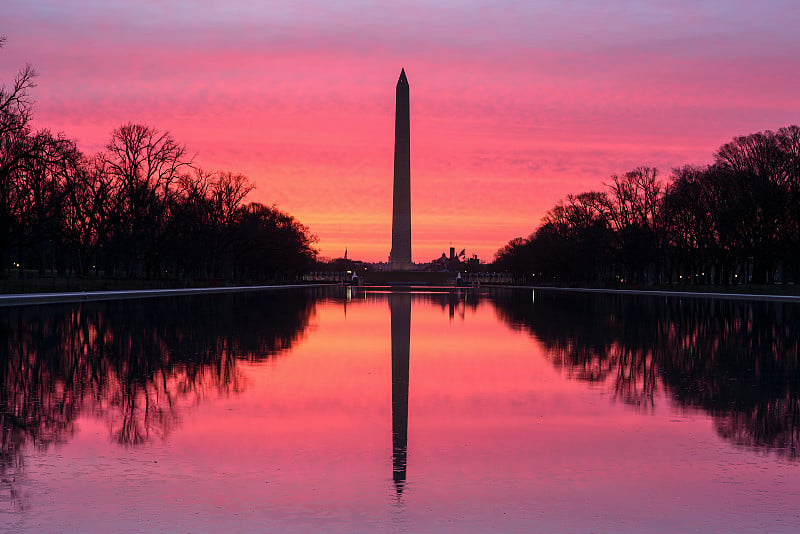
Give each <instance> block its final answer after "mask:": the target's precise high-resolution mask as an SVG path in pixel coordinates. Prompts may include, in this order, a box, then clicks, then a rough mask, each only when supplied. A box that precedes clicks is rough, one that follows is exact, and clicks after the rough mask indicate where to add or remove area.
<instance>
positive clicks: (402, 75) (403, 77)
mask: <svg viewBox="0 0 800 534" xmlns="http://www.w3.org/2000/svg"><path fill="white" fill-rule="evenodd" d="M397 81H398V82H403V81H406V82H407V81H408V78H406V69H400V79H399V80H397Z"/></svg>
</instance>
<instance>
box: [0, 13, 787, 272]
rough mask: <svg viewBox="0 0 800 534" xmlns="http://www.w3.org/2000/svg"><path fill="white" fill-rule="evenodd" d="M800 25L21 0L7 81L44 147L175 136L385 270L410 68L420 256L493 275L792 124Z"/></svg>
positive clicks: (262, 197) (88, 147)
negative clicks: (564, 214) (625, 195)
mask: <svg viewBox="0 0 800 534" xmlns="http://www.w3.org/2000/svg"><path fill="white" fill-rule="evenodd" d="M798 22H800V7H798V6H797V4H796V3H794V2H790V1H774V2H769V3H768V4H764V3H758V2H755V1H735V2H720V1H714V2H702V3H697V2H689V1H685V0H681V1H678V2H670V3H668V4H667V3H658V4H654V5H650V4H643V3H640V2H632V1H631V2H627V1H626V2H613V3H612V4H611V5H604V6H602V7H601V6H598V5H597V3H595V2H592V1H588V0H586V1H577V2H567V3H564V2H558V1H552V0H547V1H538V2H504V3H501V4H497V3H484V2H473V1H469V2H461V3H457V4H452V3H448V2H420V1H416V2H406V3H404V4H397V5H393V6H392V7H380V8H378V7H373V6H370V5H364V4H362V3H360V2H351V1H344V2H330V3H328V2H302V3H299V4H292V5H291V6H287V5H282V4H275V3H271V2H267V3H261V2H246V1H233V2H229V3H226V4H225V5H222V4H218V3H216V2H210V1H208V0H202V1H199V2H186V1H183V0H179V1H146V2H143V3H138V4H137V5H132V4H127V3H121V2H111V3H106V2H91V1H88V0H79V1H76V2H70V3H60V2H54V1H31V0H10V1H9V2H8V3H7V5H6V6H5V9H4V15H3V21H2V23H0V35H4V36H6V37H7V41H6V43H5V45H4V47H3V48H2V49H1V50H0V82H2V83H6V84H7V83H9V82H10V81H11V80H12V79H13V77H14V75H15V73H16V72H17V70H18V69H19V68H20V67H21V66H23V65H24V64H25V63H30V64H32V65H33V66H34V67H35V68H36V70H37V72H38V73H39V77H38V78H37V84H38V87H36V88H35V89H34V91H33V97H34V98H35V100H36V104H35V108H34V119H33V125H34V128H48V129H50V130H52V131H55V132H63V133H64V134H65V135H66V136H67V137H69V138H73V139H75V140H76V141H77V143H78V146H79V148H80V149H81V150H83V151H84V152H85V153H86V154H93V153H95V152H97V151H99V150H101V149H102V148H103V146H104V145H105V144H106V143H107V141H108V139H109V137H110V135H111V131H112V130H113V129H114V128H116V127H118V126H120V125H121V124H125V123H127V122H136V123H144V124H147V125H150V126H153V127H155V128H158V129H159V130H162V131H163V130H168V131H169V132H171V133H172V134H173V136H174V137H175V139H176V140H178V141H179V142H181V143H183V144H185V145H186V147H187V149H188V151H189V153H191V154H196V157H195V164H197V165H199V166H201V167H203V168H204V169H208V170H230V171H233V172H240V173H243V174H245V175H247V176H248V177H249V179H250V180H251V181H252V182H253V183H254V184H255V185H256V187H257V189H256V190H255V191H254V192H253V193H252V195H251V197H250V198H249V199H250V200H253V201H259V202H263V203H265V204H270V205H271V204H275V205H277V206H278V207H279V208H280V209H281V210H284V211H286V212H288V213H290V214H292V215H293V216H295V217H296V218H297V219H298V220H300V221H301V222H302V223H303V224H305V225H307V226H308V227H309V229H310V231H311V232H312V233H313V234H316V235H317V236H318V237H319V242H318V243H317V248H318V249H319V251H320V254H321V255H322V256H325V257H330V258H334V257H340V256H342V255H343V254H344V251H345V249H347V250H348V256H349V257H351V258H354V259H362V260H369V261H385V260H386V258H387V256H388V254H389V249H390V246H391V212H392V154H393V134H394V124H393V122H394V96H395V92H394V87H395V83H396V81H397V77H398V75H399V73H400V69H401V68H405V70H406V73H407V75H408V79H409V84H410V106H411V192H412V203H411V204H412V214H413V223H412V238H413V239H412V243H413V248H412V253H413V259H414V261H416V262H424V261H429V260H431V259H433V258H436V257H438V256H439V255H440V254H441V253H442V252H443V251H445V250H447V249H448V248H449V246H450V245H451V243H452V246H454V247H456V248H457V250H460V249H462V248H463V249H466V252H467V255H468V256H471V255H472V254H477V255H478V256H479V257H480V259H481V260H483V261H491V260H492V256H493V254H494V252H495V251H496V250H497V249H498V248H500V247H502V246H503V245H504V244H505V243H506V242H507V241H508V240H509V239H511V238H514V237H520V236H527V235H528V234H530V233H531V232H532V231H533V230H534V229H535V228H536V226H537V225H538V224H539V221H540V219H541V218H542V216H543V215H544V214H545V213H546V212H547V210H548V209H550V208H551V207H552V206H553V205H554V204H555V203H556V202H557V201H558V200H559V199H561V198H563V197H564V196H566V195H567V194H570V193H579V192H582V191H587V190H596V189H600V188H602V187H603V183H604V182H608V181H609V178H610V176H611V175H612V174H615V173H616V174H621V173H624V172H626V171H628V170H631V169H632V168H634V167H636V166H639V165H649V166H655V167H658V168H659V170H660V175H661V177H662V179H666V178H668V176H669V174H670V170H671V168H673V167H676V166H679V165H683V164H704V163H709V162H710V161H711V160H712V155H713V152H714V150H716V149H717V148H718V147H719V146H720V145H721V144H722V143H725V142H727V141H729V140H730V139H731V138H732V137H734V136H739V135H747V134H749V133H753V132H756V131H761V130H765V129H773V130H774V129H777V128H780V127H782V126H786V125H789V124H797V123H798V122H800V96H798V92H797V87H798V86H800V59H798V58H800V50H798V48H800V46H798V40H797V37H796V35H795V32H796V27H797V25H798Z"/></svg>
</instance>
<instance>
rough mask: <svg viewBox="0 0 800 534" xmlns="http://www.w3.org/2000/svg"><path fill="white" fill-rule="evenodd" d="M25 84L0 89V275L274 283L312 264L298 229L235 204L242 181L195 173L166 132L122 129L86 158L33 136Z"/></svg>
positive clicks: (20, 79)
mask: <svg viewBox="0 0 800 534" xmlns="http://www.w3.org/2000/svg"><path fill="white" fill-rule="evenodd" d="M3 41H4V39H3V38H0V46H2V43H3ZM35 76H36V73H35V71H34V69H33V68H32V67H31V66H30V65H26V66H25V67H24V68H22V69H21V70H20V71H19V73H18V74H17V76H16V78H15V79H14V81H13V83H11V84H10V85H9V86H5V85H3V86H0V260H1V261H2V269H0V275H1V276H6V277H7V276H9V275H10V274H11V273H12V272H14V271H16V272H17V273H18V274H19V276H20V277H23V276H24V275H25V273H26V272H27V273H31V272H33V273H37V274H38V275H44V274H45V273H52V272H56V273H58V274H59V275H64V276H88V275H100V276H105V277H116V278H159V279H161V278H167V279H175V280H194V279H240V280H241V279H247V280H275V279H286V278H294V277H296V276H297V275H298V274H300V273H302V272H305V271H306V270H307V268H308V267H309V266H310V265H311V264H312V263H313V261H314V259H315V257H316V250H315V249H314V248H313V245H314V242H315V241H316V237H314V236H312V235H311V234H310V233H309V230H308V228H306V227H305V226H304V225H302V224H301V223H300V222H299V221H297V220H296V219H294V217H292V216H291V215H289V214H287V213H284V212H282V211H280V210H278V209H277V208H276V207H275V206H266V205H263V204H260V203H257V202H246V198H247V196H248V194H249V193H250V192H251V191H252V190H253V185H252V184H251V183H250V182H249V181H248V179H247V178H246V177H245V176H243V175H241V174H235V173H231V172H208V171H205V170H203V169H201V168H199V167H198V166H196V165H195V164H194V161H193V159H194V158H193V157H192V156H190V155H189V154H188V153H187V150H186V147H185V146H184V145H182V144H180V143H179V142H177V141H176V140H175V139H174V138H173V137H172V135H171V134H170V133H169V132H164V131H159V130H158V129H156V128H153V127H151V126H148V125H143V124H135V123H128V124H124V125H122V126H120V127H118V128H116V129H115V130H114V131H113V132H112V133H111V137H110V140H109V141H108V144H107V145H106V146H105V149H104V150H102V151H100V152H99V153H98V154H94V155H86V154H83V153H82V152H81V151H80V150H79V149H78V148H77V146H76V143H75V142H74V141H73V140H71V139H68V138H66V137H65V136H64V135H63V134H54V133H52V132H50V131H49V130H46V129H43V130H34V129H33V127H32V124H31V117H32V110H33V100H32V98H31V89H32V88H33V87H35V83H34V81H35Z"/></svg>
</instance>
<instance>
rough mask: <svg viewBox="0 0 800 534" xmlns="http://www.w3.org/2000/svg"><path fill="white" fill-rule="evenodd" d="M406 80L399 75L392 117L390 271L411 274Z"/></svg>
mask: <svg viewBox="0 0 800 534" xmlns="http://www.w3.org/2000/svg"><path fill="white" fill-rule="evenodd" d="M409 115H410V114H409V98H408V79H407V78H406V71H405V69H402V70H401V71H400V78H399V79H398V80H397V89H396V105H395V115H394V196H393V199H392V200H393V201H392V251H391V253H390V254H389V257H390V263H391V268H392V270H393V271H408V270H411V124H410V116H409Z"/></svg>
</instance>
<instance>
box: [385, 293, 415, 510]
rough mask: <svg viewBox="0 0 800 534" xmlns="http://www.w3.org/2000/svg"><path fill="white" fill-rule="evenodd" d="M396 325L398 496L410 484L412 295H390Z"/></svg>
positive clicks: (394, 385) (394, 421)
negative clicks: (409, 422)
mask: <svg viewBox="0 0 800 534" xmlns="http://www.w3.org/2000/svg"><path fill="white" fill-rule="evenodd" d="M389 313H390V315H391V321H392V479H393V480H394V488H395V491H396V492H397V495H400V494H401V493H402V492H403V487H404V486H405V483H406V457H407V450H408V367H409V351H410V347H411V293H405V292H400V293H394V292H393V293H391V294H389Z"/></svg>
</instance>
